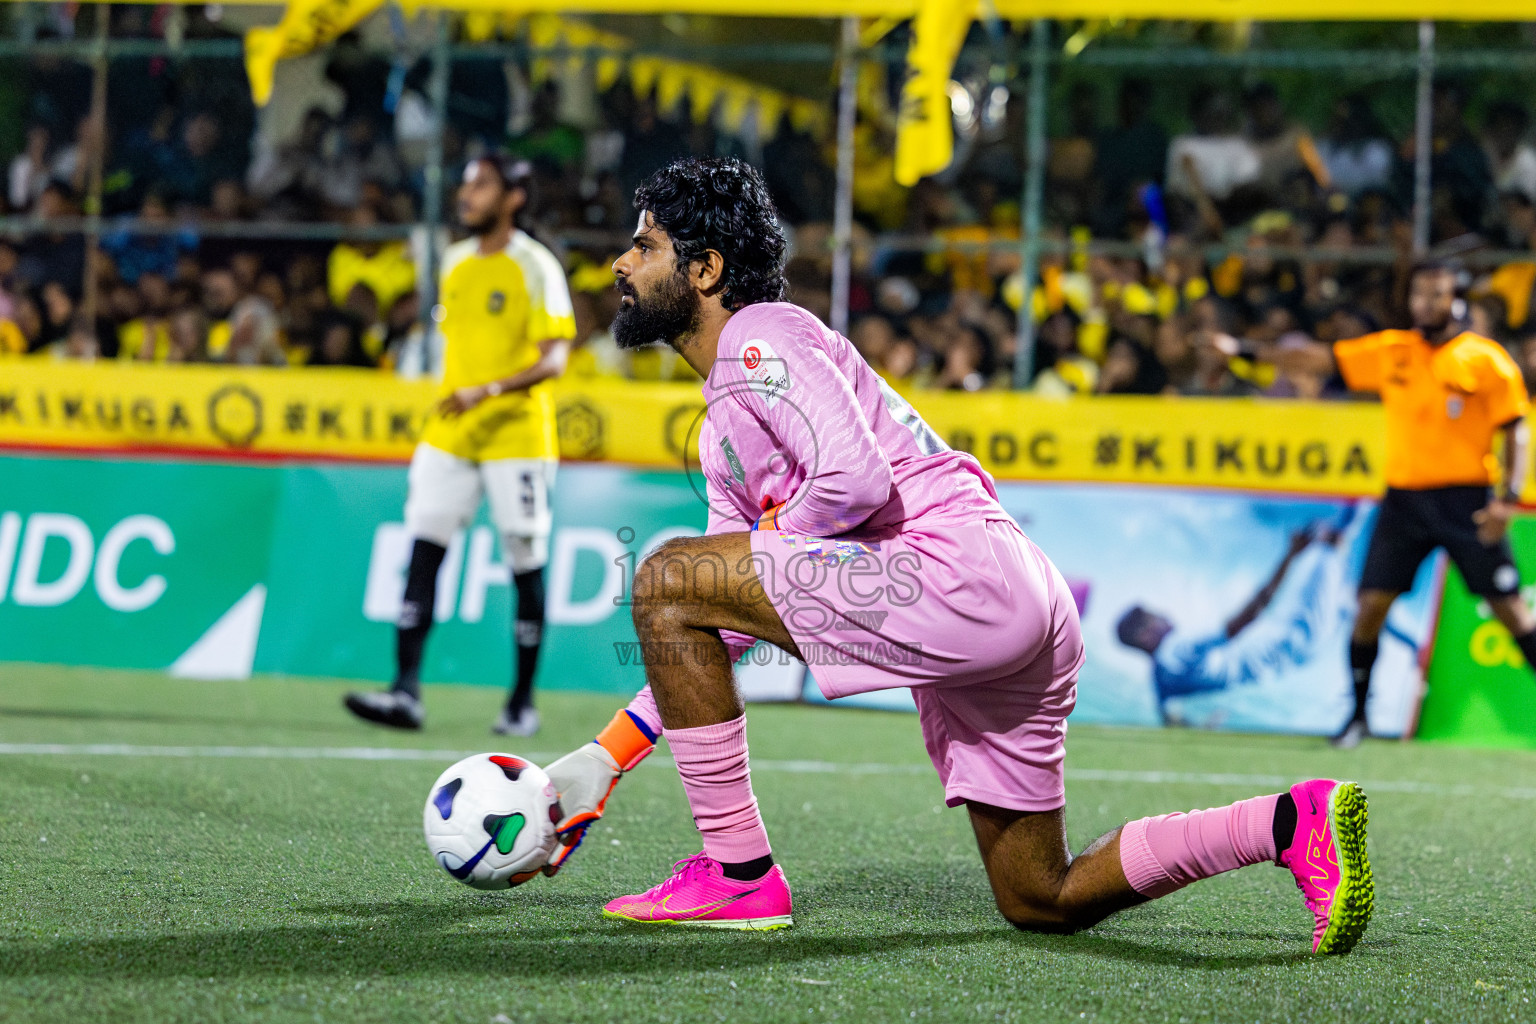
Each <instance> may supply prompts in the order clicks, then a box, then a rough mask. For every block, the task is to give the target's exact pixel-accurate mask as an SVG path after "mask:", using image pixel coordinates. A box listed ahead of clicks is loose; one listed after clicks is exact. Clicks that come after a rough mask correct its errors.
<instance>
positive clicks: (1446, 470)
mask: <svg viewBox="0 0 1536 1024" xmlns="http://www.w3.org/2000/svg"><path fill="white" fill-rule="evenodd" d="M1408 311H1409V313H1410V315H1411V316H1412V318H1413V330H1411V331H1378V332H1377V333H1375V334H1367V335H1366V336H1365V337H1363V338H1354V339H1352V340H1349V341H1341V342H1338V343H1337V344H1335V345H1334V346H1333V351H1332V353H1331V355H1332V362H1333V363H1334V364H1335V365H1337V367H1338V370H1339V372H1340V373H1342V374H1343V376H1344V382H1345V383H1346V384H1348V385H1349V387H1350V389H1351V390H1354V391H1375V392H1379V393H1380V394H1381V404H1382V406H1383V408H1384V410H1385V412H1386V421H1387V466H1386V478H1387V493H1386V495H1385V496H1384V497H1383V498H1382V500H1381V510H1380V515H1379V516H1378V517H1377V519H1376V528H1375V532H1374V533H1373V534H1372V535H1371V546H1370V549H1369V550H1368V551H1367V552H1366V556H1365V568H1364V570H1363V571H1362V572H1361V574H1360V602H1359V604H1360V607H1359V613H1358V614H1357V616H1356V618H1355V629H1354V634H1353V636H1352V637H1351V638H1350V644H1349V669H1350V675H1351V677H1352V680H1353V682H1354V690H1355V710H1354V714H1353V715H1351V716H1350V720H1349V722H1348V724H1346V725H1345V727H1344V729H1343V731H1342V732H1340V733H1339V734H1338V735H1337V736H1335V737H1334V739H1333V744H1334V746H1337V747H1346V748H1348V747H1354V746H1357V745H1359V743H1360V741H1361V740H1362V739H1363V738H1365V737H1366V736H1368V735H1369V730H1368V728H1367V727H1366V719H1365V699H1366V694H1367V693H1368V691H1369V689H1370V685H1371V667H1372V666H1373V665H1374V664H1375V663H1376V652H1377V645H1378V638H1379V637H1380V636H1381V627H1382V625H1383V624H1384V623H1385V622H1386V620H1387V610H1388V609H1389V608H1391V607H1392V602H1393V601H1395V600H1396V599H1397V597H1398V595H1399V594H1402V593H1403V592H1404V591H1406V590H1408V589H1410V588H1411V587H1412V586H1413V578H1414V576H1415V575H1416V574H1417V572H1418V568H1419V565H1420V563H1422V562H1423V561H1424V559H1425V558H1426V557H1428V555H1429V554H1430V553H1431V552H1433V551H1434V550H1435V548H1437V547H1443V548H1445V550H1446V552H1447V554H1449V555H1450V557H1451V561H1452V562H1454V563H1456V568H1458V569H1459V570H1461V575H1462V578H1463V579H1465V580H1466V583H1467V587H1468V589H1469V590H1471V591H1472V593H1474V594H1476V595H1478V596H1479V597H1481V598H1483V599H1484V600H1486V601H1487V602H1488V606H1489V607H1490V608H1492V609H1493V613H1494V614H1495V615H1496V616H1498V619H1499V621H1500V622H1502V623H1504V625H1505V626H1506V627H1508V629H1509V631H1510V633H1511V634H1513V635H1514V638H1515V642H1516V643H1517V644H1519V645H1520V650H1521V652H1523V653H1524V654H1525V658H1526V661H1527V662H1528V663H1529V664H1530V665H1532V666H1536V615H1533V614H1532V612H1531V610H1530V609H1529V608H1528V607H1526V604H1525V602H1524V601H1523V600H1521V597H1520V572H1519V570H1518V569H1516V568H1515V561H1514V555H1513V553H1512V552H1511V551H1510V547H1509V538H1508V536H1507V533H1508V530H1509V521H1510V518H1511V517H1512V516H1513V515H1514V514H1515V510H1516V508H1517V506H1518V505H1519V502H1520V485H1521V484H1522V483H1523V482H1524V481H1525V475H1526V442H1527V429H1526V424H1525V414H1526V410H1527V408H1528V407H1529V405H1530V400H1529V398H1528V397H1527V395H1526V390H1525V381H1524V380H1523V379H1522V378H1521V375H1520V368H1519V367H1518V366H1517V365H1516V364H1515V361H1514V360H1513V359H1512V358H1510V356H1509V353H1507V352H1505V351H1504V348H1503V346H1501V345H1500V344H1499V343H1498V342H1496V341H1493V340H1491V339H1489V338H1484V337H1482V336H1481V335H1478V334H1473V333H1472V332H1471V331H1469V330H1468V329H1467V324H1466V321H1465V320H1464V317H1465V316H1466V302H1465V301H1464V300H1463V299H1462V298H1461V297H1460V296H1459V295H1458V294H1457V271H1456V269H1455V268H1454V267H1451V266H1448V265H1446V264H1443V263H1421V264H1419V265H1418V266H1416V267H1414V269H1413V271H1412V274H1411V276H1410V277H1409V279H1408ZM1326 351H1327V350H1326V349H1324V348H1323V347H1322V346H1318V355H1323V354H1324V353H1326ZM1325 358H1326V356H1325ZM1500 435H1502V443H1501V444H1500V445H1499V446H1498V451H1499V453H1500V455H1499V456H1498V457H1495V456H1494V455H1493V450H1494V439H1495V438H1496V437H1498V436H1500ZM1495 480H1497V481H1499V484H1498V487H1497V490H1495V488H1494V486H1493V484H1494V481H1495Z"/></svg>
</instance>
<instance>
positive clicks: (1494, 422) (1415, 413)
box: [1333, 331, 1530, 491]
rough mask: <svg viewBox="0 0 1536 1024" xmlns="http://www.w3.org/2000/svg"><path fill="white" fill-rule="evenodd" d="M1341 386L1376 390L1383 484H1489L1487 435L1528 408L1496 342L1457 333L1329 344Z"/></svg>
mask: <svg viewBox="0 0 1536 1024" xmlns="http://www.w3.org/2000/svg"><path fill="white" fill-rule="evenodd" d="M1333 355H1334V359H1335V360H1337V362H1338V364H1339V371H1340V372H1341V373H1342V374H1343V375H1344V382H1345V383H1346V384H1348V385H1349V387H1350V389H1351V390H1354V391H1376V392H1380V394H1381V404H1382V406H1383V408H1384V409H1385V410H1386V414H1387V472H1386V477H1387V486H1388V487H1398V488H1402V489H1404V490H1412V491H1422V490H1428V489H1430V488H1432V487H1457V486H1466V485H1477V484H1490V483H1492V482H1493V481H1494V480H1495V479H1496V478H1497V476H1498V469H1499V464H1498V460H1497V459H1495V458H1494V456H1493V452H1492V448H1493V438H1494V435H1495V434H1496V433H1497V432H1498V430H1499V428H1500V427H1502V426H1504V425H1505V424H1507V423H1510V422H1511V421H1513V420H1517V419H1519V418H1520V417H1522V416H1524V415H1525V413H1526V410H1527V409H1528V408H1529V406H1530V398H1529V397H1528V396H1527V395H1526V391H1525V381H1524V379H1523V378H1522V377H1521V375H1520V367H1519V366H1517V365H1516V364H1515V361H1514V360H1513V359H1511V358H1510V356H1509V353H1508V352H1505V351H1504V348H1503V346H1501V345H1500V344H1499V343H1498V342H1496V341H1493V340H1491V339H1489V338H1484V337H1483V336H1482V335H1479V334H1473V333H1472V332H1471V331H1463V332H1462V333H1460V334H1458V335H1457V336H1456V337H1454V338H1452V339H1451V340H1450V341H1448V342H1446V343H1445V344H1443V345H1438V346H1436V345H1431V344H1429V342H1427V341H1425V340H1424V337H1423V336H1422V335H1421V334H1419V332H1418V331H1378V332H1377V333H1375V334H1367V335H1366V336H1365V337H1363V338H1355V339H1353V340H1350V341H1340V342H1337V343H1335V345H1334V346H1333Z"/></svg>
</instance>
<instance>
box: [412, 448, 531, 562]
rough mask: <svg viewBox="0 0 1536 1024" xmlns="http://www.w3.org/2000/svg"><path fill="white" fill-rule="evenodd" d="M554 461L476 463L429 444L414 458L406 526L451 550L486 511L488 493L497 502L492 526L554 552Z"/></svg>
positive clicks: (517, 460)
mask: <svg viewBox="0 0 1536 1024" xmlns="http://www.w3.org/2000/svg"><path fill="white" fill-rule="evenodd" d="M557 465H558V463H557V462H556V461H555V460H554V459H493V460H491V461H489V462H470V461H469V460H468V459H461V458H458V457H456V456H453V455H449V454H448V453H447V452H445V451H442V450H440V449H437V448H433V447H432V446H431V445H429V444H418V445H417V446H416V451H415V454H413V455H412V456H411V473H410V491H409V494H408V496H407V497H406V499H405V525H406V528H407V529H409V530H410V531H411V536H413V537H420V538H422V539H423V540H430V541H432V542H433V543H436V544H441V545H443V546H444V547H447V546H448V542H449V541H450V540H452V539H453V535H454V534H455V533H457V532H458V531H460V530H462V529H464V528H465V527H466V526H468V525H469V524H470V521H471V520H472V519H474V517H475V511H476V509H478V508H479V507H480V494H481V492H482V490H483V491H484V493H485V496H486V497H487V498H488V499H489V500H490V503H491V522H492V523H494V524H495V525H496V530H497V532H499V533H500V534H501V535H502V536H503V537H514V538H518V539H520V540H527V541H535V542H542V543H537V544H536V546H537V547H541V548H545V549H547V548H548V541H549V534H550V531H551V530H552V529H553V526H554V517H553V515H552V513H551V512H550V508H549V492H550V488H552V487H553V486H554V483H555V467H556V466H557Z"/></svg>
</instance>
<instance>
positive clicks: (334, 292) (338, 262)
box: [326, 206, 416, 309]
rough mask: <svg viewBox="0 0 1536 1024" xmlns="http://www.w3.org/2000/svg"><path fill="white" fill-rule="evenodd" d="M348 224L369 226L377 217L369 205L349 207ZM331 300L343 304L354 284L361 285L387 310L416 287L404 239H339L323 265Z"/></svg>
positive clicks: (412, 267) (374, 222)
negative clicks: (344, 240) (342, 240)
mask: <svg viewBox="0 0 1536 1024" xmlns="http://www.w3.org/2000/svg"><path fill="white" fill-rule="evenodd" d="M348 223H349V224H351V225H352V226H353V227H357V228H372V227H376V226H377V225H378V223H379V216H378V214H377V213H376V212H375V211H374V209H373V208H372V207H370V206H359V207H356V208H355V209H353V210H352V213H351V215H350V216H349V218H348ZM326 279H327V282H328V289H329V292H330V297H331V302H332V303H334V304H335V305H337V306H342V305H345V304H346V301H347V295H348V294H349V293H350V292H351V291H352V289H353V287H355V286H356V285H359V284H362V285H365V286H367V287H368V288H369V289H370V290H371V291H372V293H373V295H374V297H375V300H376V302H377V304H378V306H379V308H380V309H389V308H390V307H391V306H393V305H394V304H395V302H396V301H398V300H399V299H400V297H401V296H403V295H405V294H406V293H407V292H410V291H412V290H413V289H414V288H415V287H416V267H415V265H414V264H412V262H411V253H410V249H409V247H408V246H407V245H406V243H405V241H404V240H403V239H402V240H394V241H357V242H342V243H340V244H339V245H337V246H336V247H335V248H334V249H332V250H331V255H330V258H329V259H328V261H327V266H326Z"/></svg>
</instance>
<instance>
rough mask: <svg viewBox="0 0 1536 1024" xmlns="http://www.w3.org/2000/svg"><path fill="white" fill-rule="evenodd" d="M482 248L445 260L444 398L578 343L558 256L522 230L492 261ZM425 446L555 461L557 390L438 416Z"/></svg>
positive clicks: (476, 457) (471, 455) (474, 243)
mask: <svg viewBox="0 0 1536 1024" xmlns="http://www.w3.org/2000/svg"><path fill="white" fill-rule="evenodd" d="M479 246H480V243H479V241H478V240H477V239H474V238H468V239H465V240H464V241H462V242H458V243H456V244H454V245H451V246H449V247H448V249H447V251H446V252H444V253H443V271H442V277H441V285H440V288H439V291H438V296H439V297H438V301H439V302H440V303H441V304H442V306H443V310H444V312H443V320H442V323H441V324H440V325H439V326H440V329H441V330H442V332H443V383H442V393H443V394H444V395H446V394H448V393H450V392H452V391H454V390H456V389H458V388H464V387H474V386H476V385H480V384H489V383H490V382H491V381H493V380H502V379H505V378H507V377H510V376H512V375H513V374H515V373H520V372H521V371H523V370H526V369H528V368H529V367H530V366H533V365H534V364H535V363H537V362H538V361H539V358H540V357H539V343H540V342H544V341H556V340H560V339H572V338H575V336H576V318H575V316H574V315H573V313H572V312H571V295H570V292H569V291H568V290H567V288H566V283H565V272H564V270H562V269H561V267H560V261H559V260H557V259H555V255H554V253H552V252H550V251H549V250H548V249H546V248H544V246H542V245H540V244H539V243H538V242H536V241H534V240H533V239H532V238H530V237H529V236H528V235H526V234H525V233H523V232H521V231H513V232H512V239H511V241H509V242H508V243H507V247H506V248H505V249H502V250H501V251H499V252H495V253H491V254H490V255H488V256H487V255H482V254H481V253H480V251H479ZM421 439H422V441H423V442H425V443H426V444H429V445H431V446H432V447H434V448H437V449H439V450H441V451H445V452H447V453H448V454H450V455H456V456H458V457H459V458H461V459H469V460H471V461H474V462H487V461H490V460H493V459H537V458H545V459H553V458H557V457H558V456H559V445H558V444H557V442H556V437H555V403H554V399H553V397H552V396H551V394H550V384H549V382H548V381H545V382H541V383H539V384H535V385H534V386H533V387H532V388H530V389H528V390H527V391H520V392H513V393H510V394H505V395H497V396H496V397H494V398H487V399H486V400H485V401H483V402H481V403H480V404H479V405H477V406H475V407H474V408H473V409H471V410H470V411H469V412H467V413H465V414H464V415H463V416H459V417H457V418H454V419H444V418H443V417H441V416H439V415H438V414H437V413H436V412H434V413H433V414H432V415H431V416H430V417H428V419H427V426H426V430H425V431H424V432H423V434H422V438H421Z"/></svg>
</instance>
